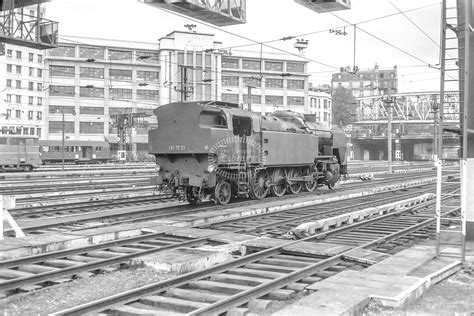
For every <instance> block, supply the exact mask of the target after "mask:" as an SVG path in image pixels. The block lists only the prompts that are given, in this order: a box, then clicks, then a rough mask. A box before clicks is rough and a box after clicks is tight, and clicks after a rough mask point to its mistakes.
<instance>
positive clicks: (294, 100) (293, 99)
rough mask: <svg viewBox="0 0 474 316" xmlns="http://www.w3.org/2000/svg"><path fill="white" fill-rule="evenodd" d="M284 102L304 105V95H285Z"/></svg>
mask: <svg viewBox="0 0 474 316" xmlns="http://www.w3.org/2000/svg"><path fill="white" fill-rule="evenodd" d="M286 103H287V104H288V105H301V106H303V105H304V97H287V99H286Z"/></svg>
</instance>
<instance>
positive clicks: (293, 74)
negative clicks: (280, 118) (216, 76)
mask: <svg viewBox="0 0 474 316" xmlns="http://www.w3.org/2000/svg"><path fill="white" fill-rule="evenodd" d="M308 77H309V74H308V72H307V61H305V60H303V59H296V58H295V57H292V59H288V56H287V55H286V56H281V55H264V57H263V58H260V57H259V56H258V55H256V54H252V53H249V52H236V51H232V56H222V77H221V80H222V93H221V98H222V101H229V102H234V103H239V104H242V106H243V107H247V104H248V103H249V102H248V101H249V96H248V93H249V91H250V92H251V96H250V100H251V102H250V103H251V107H252V108H251V110H252V111H256V112H264V113H268V112H274V111H277V110H292V111H294V112H299V113H309V105H308V102H307V100H308ZM249 86H250V87H251V88H250V90H249V88H248V87H249Z"/></svg>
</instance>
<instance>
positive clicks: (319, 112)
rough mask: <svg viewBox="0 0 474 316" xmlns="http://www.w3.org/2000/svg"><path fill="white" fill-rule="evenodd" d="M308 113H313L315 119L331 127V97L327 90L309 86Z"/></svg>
mask: <svg viewBox="0 0 474 316" xmlns="http://www.w3.org/2000/svg"><path fill="white" fill-rule="evenodd" d="M308 99H309V101H308V103H309V104H308V111H307V112H306V113H308V114H315V115H316V121H317V122H319V123H321V124H322V125H325V126H327V127H332V97H331V94H330V93H329V92H327V91H324V90H321V89H318V88H310V89H309V91H308Z"/></svg>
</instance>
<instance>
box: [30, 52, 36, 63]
mask: <svg viewBox="0 0 474 316" xmlns="http://www.w3.org/2000/svg"><path fill="white" fill-rule="evenodd" d="M34 58H35V54H33V53H29V54H28V61H31V62H33V60H34Z"/></svg>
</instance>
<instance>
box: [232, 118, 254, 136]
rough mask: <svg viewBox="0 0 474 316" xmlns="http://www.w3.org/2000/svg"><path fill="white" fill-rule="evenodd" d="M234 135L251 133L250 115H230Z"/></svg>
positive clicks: (248, 134)
mask: <svg viewBox="0 0 474 316" xmlns="http://www.w3.org/2000/svg"><path fill="white" fill-rule="evenodd" d="M232 126H233V132H234V135H238V136H239V137H243V136H250V135H252V119H251V118H250V117H241V116H234V117H232Z"/></svg>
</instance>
